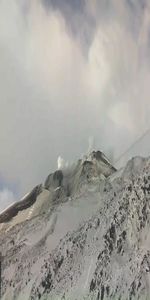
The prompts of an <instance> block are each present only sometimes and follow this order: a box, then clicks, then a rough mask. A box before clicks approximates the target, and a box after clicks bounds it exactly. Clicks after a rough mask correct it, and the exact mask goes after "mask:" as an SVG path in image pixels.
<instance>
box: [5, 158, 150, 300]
mask: <svg viewBox="0 0 150 300" xmlns="http://www.w3.org/2000/svg"><path fill="white" fill-rule="evenodd" d="M92 155H93V154H92ZM93 159H94V163H92V164H90V163H85V164H84V162H85V161H90V159H88V160H87V159H86V160H84V161H80V162H78V164H77V166H76V167H75V168H74V170H73V171H72V172H73V175H72V176H69V178H71V180H70V181H69V195H68V196H66V195H67V194H66V190H67V191H68V189H66V183H67V182H68V181H67V179H65V181H64V182H63V184H62V182H60V181H59V180H60V177H59V176H58V177H57V176H55V180H56V181H57V183H58V182H59V184H60V183H61V185H60V187H59V189H58V188H57V187H56V181H55V182H53V179H54V178H53V177H52V176H50V177H49V179H48V180H47V184H48V186H49V189H45V188H43V191H42V193H40V195H39V196H38V198H37V200H36V202H35V203H34V204H33V207H30V208H27V209H26V211H28V215H29V218H27V214H26V217H25V211H22V212H19V213H18V216H16V217H15V218H14V219H12V220H11V221H9V222H8V223H6V224H4V227H3V229H2V230H1V236H0V243H1V249H2V255H3V263H2V295H3V298H2V299H3V300H4V299H5V300H6V299H20V300H23V299H24V300H28V299H42V300H44V299H45V300H46V299H47V300H48V299H52V300H53V299H57V300H59V299H64V300H76V299H94V300H98V299H100V300H105V299H118V300H121V299H122V300H125V299H147V300H148V299H149V295H150V275H149V274H150V234H149V229H150V228H149V227H150V225H149V222H150V202H149V201H150V159H149V158H147V159H145V158H140V157H136V158H134V159H132V160H130V161H129V162H128V164H127V166H126V168H125V169H123V170H121V172H120V171H119V172H116V174H115V173H114V169H113V167H112V166H111V164H110V163H109V162H107V163H106V162H105V163H104V160H103V161H101V160H100V164H99V162H98V165H97V161H98V160H97V158H96V162H95V158H93V156H92V160H91V161H92V162H93ZM103 164H104V172H100V170H101V171H102V165H103ZM108 167H109V170H111V171H109V175H108V169H107V168H108ZM106 170H107V172H106ZM112 170H113V172H112ZM64 173H65V172H64ZM64 173H63V176H64ZM104 173H105V175H104ZM113 173H114V175H113ZM55 175H57V174H55ZM102 175H103V176H102ZM65 176H66V178H68V177H67V176H68V174H67V172H66V175H65ZM106 176H107V177H106ZM63 179H64V178H63ZM70 182H71V183H70ZM73 183H74V184H73ZM52 187H53V188H52ZM54 199H55V201H53V200H54ZM22 214H24V215H22ZM17 219H18V221H19V222H18V221H15V222H14V220H17ZM13 222H14V223H13ZM6 230H7V233H6Z"/></svg>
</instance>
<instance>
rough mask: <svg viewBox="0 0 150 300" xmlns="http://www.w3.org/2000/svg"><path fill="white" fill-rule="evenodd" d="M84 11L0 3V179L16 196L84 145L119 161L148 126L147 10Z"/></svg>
mask: <svg viewBox="0 0 150 300" xmlns="http://www.w3.org/2000/svg"><path fill="white" fill-rule="evenodd" d="M83 2H84V5H82V6H81V5H79V4H80V3H81V2H80V3H79V4H78V5H77V6H76V7H74V4H73V3H74V2H73V1H70V2H68V1H61V2H60V1H56V2H55V4H57V5H55V7H54V2H53V3H52V2H51V3H50V5H45V4H43V3H44V2H40V1H23V0H22V1H17V0H16V1H13V0H9V1H7V0H2V1H1V2H0V28H1V29H0V65H1V68H0V106H1V109H0V128H1V129H0V141H1V143H0V144H1V147H0V174H2V175H3V177H5V179H6V181H7V180H8V181H12V182H14V183H16V182H17V184H18V185H19V186H20V189H19V193H20V195H22V194H23V193H25V192H27V191H28V189H31V188H32V187H33V185H35V184H37V183H39V182H41V181H43V180H44V178H45V177H46V176H47V174H48V173H49V172H50V171H52V170H53V169H55V168H57V158H58V156H59V155H61V156H62V157H64V159H65V160H67V161H68V160H73V159H75V158H77V157H78V156H80V154H81V153H84V152H85V151H86V149H87V148H88V139H89V136H93V137H94V140H95V146H96V147H97V148H100V149H102V150H104V151H106V153H107V152H108V153H109V152H112V149H113V151H114V157H118V156H119V155H120V153H121V152H122V151H123V150H124V149H126V148H127V147H128V146H129V145H130V144H131V143H132V142H133V141H134V140H135V139H136V138H137V137H138V136H139V135H140V134H142V132H144V130H145V129H146V128H147V127H148V126H149V125H150V124H149V112H150V111H149V110H150V105H149V96H150V91H149V90H150V89H149V82H150V65H149V57H148V53H149V25H150V8H149V6H148V1H147V2H146V1H145V2H144V1H119V0H118V1H117V0H114V1H113V0H112V1H96V0H95V1H83ZM83 2H82V3H83ZM62 3H63V4H62ZM69 3H72V6H71V5H70V4H69ZM78 8H79V9H78ZM67 16H69V17H68V18H67ZM70 28H72V30H70ZM88 32H89V33H88Z"/></svg>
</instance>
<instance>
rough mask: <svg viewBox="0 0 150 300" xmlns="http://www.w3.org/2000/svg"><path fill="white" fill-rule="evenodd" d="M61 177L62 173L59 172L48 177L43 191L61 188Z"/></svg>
mask: <svg viewBox="0 0 150 300" xmlns="http://www.w3.org/2000/svg"><path fill="white" fill-rule="evenodd" d="M63 177H64V176H63V172H62V171H61V170H57V171H55V172H54V173H52V174H50V175H48V177H47V178H46V181H45V184H44V187H45V189H47V190H49V189H50V188H57V187H60V186H62V184H63Z"/></svg>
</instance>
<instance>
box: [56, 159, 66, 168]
mask: <svg viewBox="0 0 150 300" xmlns="http://www.w3.org/2000/svg"><path fill="white" fill-rule="evenodd" d="M64 167H65V161H64V159H63V158H62V157H61V156H58V159H57V169H58V170H60V169H63V168H64Z"/></svg>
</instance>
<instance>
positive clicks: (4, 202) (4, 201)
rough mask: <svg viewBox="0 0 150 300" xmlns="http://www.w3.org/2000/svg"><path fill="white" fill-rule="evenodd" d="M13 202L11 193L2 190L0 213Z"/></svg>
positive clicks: (13, 198)
mask: <svg viewBox="0 0 150 300" xmlns="http://www.w3.org/2000/svg"><path fill="white" fill-rule="evenodd" d="M14 201H15V197H14V194H13V192H12V191H10V190H8V189H7V188H4V189H3V190H1V191H0V211H2V210H3V209H5V208H6V207H7V206H9V205H10V204H12V203H13V202H14Z"/></svg>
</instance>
